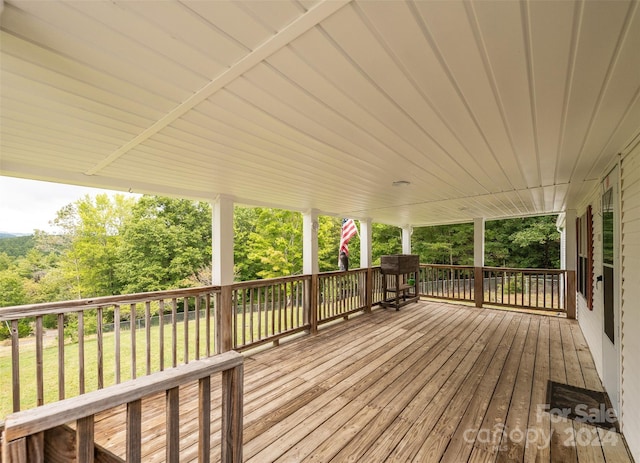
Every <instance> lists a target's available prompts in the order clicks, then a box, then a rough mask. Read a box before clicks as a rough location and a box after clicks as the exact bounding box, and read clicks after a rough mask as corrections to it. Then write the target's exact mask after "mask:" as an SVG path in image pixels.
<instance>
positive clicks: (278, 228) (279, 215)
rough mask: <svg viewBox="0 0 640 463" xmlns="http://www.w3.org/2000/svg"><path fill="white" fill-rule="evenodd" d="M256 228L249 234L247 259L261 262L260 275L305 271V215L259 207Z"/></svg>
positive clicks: (275, 275)
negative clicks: (303, 266) (303, 226)
mask: <svg viewBox="0 0 640 463" xmlns="http://www.w3.org/2000/svg"><path fill="white" fill-rule="evenodd" d="M257 213H258V217H257V221H256V227H255V231H253V232H251V233H249V236H248V241H247V246H248V247H249V252H248V255H247V256H248V258H249V259H250V260H252V261H254V262H256V263H259V264H260V270H258V271H257V276H258V277H259V278H275V277H279V276H287V275H297V274H301V273H302V214H300V213H299V212H293V211H286V210H283V209H259V210H258V211H257Z"/></svg>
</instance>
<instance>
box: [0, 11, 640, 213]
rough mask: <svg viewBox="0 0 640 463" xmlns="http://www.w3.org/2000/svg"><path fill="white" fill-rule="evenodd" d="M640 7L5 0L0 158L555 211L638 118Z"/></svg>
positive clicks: (186, 191)
mask: <svg viewBox="0 0 640 463" xmlns="http://www.w3.org/2000/svg"><path fill="white" fill-rule="evenodd" d="M638 10H639V7H638V2H632V1H616V2H609V1H597V0H596V1H588V2H569V1H567V2H538V1H532V2H526V1H521V2H516V1H513V2H504V1H482V2H465V1H455V0H451V1H447V2H431V1H426V2H422V1H421V2H403V1H399V0H389V1H348V0H343V1H334V0H329V1H317V2H316V1H295V0H292V1H285V0H278V1H269V2H263V1H199V0H189V1H176V2H165V1H151V2H135V1H129V0H125V1H115V2H112V1H106V0H105V1H92V2H86V1H69V2H59V1H34V0H5V3H4V10H3V11H2V17H1V31H0V47H1V52H2V55H1V57H0V58H1V60H2V61H1V62H0V64H1V67H2V69H1V71H2V74H1V75H0V79H1V80H0V124H1V126H0V129H1V132H0V136H1V140H0V149H1V151H0V173H1V174H2V175H11V176H19V177H27V178H36V179H43V180H51V181H58V182H66V183H75V184H83V185H89V186H100V187H103V188H113V189H117V190H129V189H132V190H133V191H139V192H147V193H155V194H169V195H175V196H183V197H189V198H194V199H204V200H211V199H213V198H214V197H215V195H217V194H221V193H222V194H226V195H229V196H232V197H234V198H236V199H237V200H238V201H240V202H243V203H247V204H256V205H274V206H279V207H286V208H290V209H295V210H308V209H311V208H314V209H318V210H320V211H323V212H324V213H330V214H336V215H345V216H353V217H356V218H366V217H369V218H372V219H373V220H374V221H379V222H384V223H392V224H396V225H403V224H406V223H413V224H419V225H426V224H434V223H452V222H461V221H468V220H471V219H472V218H473V217H486V218H499V217H508V216H522V215H531V214H545V213H553V212H560V211H563V210H564V209H566V208H567V207H571V206H572V205H575V203H576V201H577V200H578V198H579V197H580V196H581V195H583V194H584V193H585V191H588V189H589V188H591V187H592V186H593V185H595V184H596V183H595V182H597V179H598V178H599V176H600V175H601V174H602V170H603V169H604V168H605V167H606V166H607V165H608V164H610V163H611V161H612V158H613V157H614V156H615V155H616V154H617V153H618V152H620V151H622V150H623V149H624V147H625V146H626V144H628V143H629V141H630V140H631V139H632V138H633V137H634V136H635V135H637V134H638V132H639V130H640V53H638V50H640V12H639V11H638ZM395 180H407V181H409V182H411V183H410V185H408V186H407V187H404V188H397V187H393V186H392V182H393V181H395Z"/></svg>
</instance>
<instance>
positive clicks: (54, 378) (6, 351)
mask: <svg viewBox="0 0 640 463" xmlns="http://www.w3.org/2000/svg"><path fill="white" fill-rule="evenodd" d="M297 312H298V313H297V314H293V310H292V309H291V307H288V308H287V309H286V314H285V311H284V310H282V312H281V314H280V315H281V316H280V317H277V318H276V320H275V321H274V320H272V312H271V311H262V312H261V313H260V314H259V313H258V312H257V311H255V312H254V313H253V314H251V313H247V314H245V316H244V317H243V315H242V314H238V315H237V319H236V320H237V324H238V327H241V326H242V325H243V322H244V326H245V342H246V343H249V342H250V341H251V339H250V332H251V330H253V336H254V340H258V339H263V338H265V337H267V336H270V335H271V334H272V333H273V332H272V329H271V327H272V323H274V324H275V332H276V333H278V332H281V331H285V330H287V329H290V328H291V327H292V323H291V321H292V316H293V321H294V322H296V325H295V326H300V324H302V308H301V307H300V308H298V310H297ZM276 313H277V312H276ZM202 315H203V316H204V313H202ZM259 317H260V320H259ZM285 318H286V320H284V319H285ZM214 326H215V324H214V319H213V316H212V317H211V327H210V346H211V347H210V349H211V353H212V354H213V353H214V345H215V341H214V339H215V338H214V336H215V333H214ZM163 331H164V336H163V337H164V367H165V369H166V368H171V367H172V365H173V360H172V342H173V333H172V326H171V324H165V325H164V330H163ZM241 331H242V330H238V344H242V343H243V342H242V338H241ZM150 332H151V334H150V346H151V372H156V371H159V370H160V327H159V326H152V327H151V328H150ZM135 336H136V368H135V369H136V376H138V377H139V376H143V375H146V374H147V371H146V364H147V361H146V355H147V354H146V350H147V340H146V332H145V329H144V327H143V328H140V329H136V330H135ZM187 337H188V354H189V355H188V359H189V360H190V361H192V360H194V359H195V357H196V355H195V353H196V323H195V321H194V320H190V321H189V322H188V327H187ZM175 343H176V356H177V359H176V361H177V364H181V363H185V326H184V322H183V321H179V322H178V323H177V325H176V340H175ZM131 346H132V339H131V331H130V330H129V329H126V330H124V329H121V333H120V381H121V382H124V381H127V380H129V379H131V378H132V375H131V372H132V362H131ZM115 353H116V350H115V333H113V332H110V333H104V334H103V365H104V367H103V371H104V373H103V377H104V386H105V387H107V386H110V385H113V384H115V372H116V354H115ZM199 353H200V357H201V358H202V357H205V356H206V323H205V320H204V318H201V319H200V348H199ZM64 356H65V362H64V364H65V366H64V368H65V396H66V397H74V396H77V395H78V394H79V384H80V381H79V370H80V368H79V365H80V360H79V344H78V343H77V342H70V341H67V343H66V344H65V349H64ZM43 357H44V401H45V403H49V402H55V401H57V400H58V341H57V330H54V331H53V332H48V335H46V336H45V343H44V349H43ZM84 365H85V367H84V375H85V392H90V391H93V390H96V389H97V388H98V342H97V336H96V335H90V336H86V337H85V341H84ZM0 391H2V394H0V420H4V417H5V416H7V415H8V414H9V413H11V412H12V394H11V347H10V345H5V346H1V347H0ZM20 402H21V408H22V409H23V410H24V409H28V408H33V407H35V406H36V404H37V386H36V346H35V338H25V339H21V340H20Z"/></svg>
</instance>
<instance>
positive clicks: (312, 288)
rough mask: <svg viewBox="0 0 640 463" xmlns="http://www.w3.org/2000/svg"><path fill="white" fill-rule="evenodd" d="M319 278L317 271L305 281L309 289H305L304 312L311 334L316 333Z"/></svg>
mask: <svg viewBox="0 0 640 463" xmlns="http://www.w3.org/2000/svg"><path fill="white" fill-rule="evenodd" d="M319 282H320V279H319V277H318V274H317V273H313V274H312V275H311V279H310V280H307V281H306V284H307V285H309V286H308V288H309V291H307V298H306V301H305V305H306V307H305V312H306V316H307V317H308V322H309V327H310V328H309V332H310V333H311V334H318V285H319Z"/></svg>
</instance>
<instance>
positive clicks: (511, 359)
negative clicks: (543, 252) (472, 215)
mask: <svg viewBox="0 0 640 463" xmlns="http://www.w3.org/2000/svg"><path fill="white" fill-rule="evenodd" d="M245 356H246V361H245V383H244V384H245V385H244V391H245V392H244V459H245V461H246V462H259V463H264V462H270V461H279V462H280V461H282V462H285V461H289V462H301V461H334V462H344V461H362V462H374V461H385V462H386V461H398V462H408V461H416V462H431V461H434V462H435V461H442V462H462V461H525V462H529V461H540V462H546V461H554V462H556V461H562V462H583V461H590V462H598V461H602V462H605V461H607V462H613V461H616V462H629V461H632V460H631V458H630V457H629V455H628V452H627V450H626V446H625V444H624V442H623V439H622V437H621V435H620V434H618V433H616V432H615V430H611V429H609V428H607V427H595V426H592V425H590V424H588V423H587V422H584V420H570V419H567V418H561V417H557V416H551V415H550V414H549V412H548V411H545V410H547V409H548V407H546V403H547V385H548V382H549V381H553V382H556V383H564V384H569V385H571V386H576V387H580V388H586V389H591V390H597V391H602V384H601V382H600V380H599V378H598V375H597V373H596V370H595V367H594V364H593V360H592V358H591V354H590V352H589V350H588V347H587V344H586V342H585V340H584V338H583V336H582V333H581V331H580V328H579V326H578V324H577V322H576V321H575V320H567V319H564V318H555V317H546V316H540V315H530V314H523V313H514V312H507V311H500V310H491V309H476V308H473V307H467V306H461V305H454V304H450V303H433V302H425V301H422V302H419V303H417V304H412V305H409V306H406V307H404V308H403V309H402V310H401V311H400V312H396V311H391V310H389V311H386V310H383V309H381V310H375V311H374V312H373V313H372V314H368V315H367V314H363V315H359V316H355V317H353V318H352V319H350V320H349V321H347V322H345V323H341V324H337V325H333V326H327V327H325V328H324V329H322V330H321V331H320V333H319V334H318V335H317V336H304V337H300V338H297V339H295V340H292V341H289V342H283V343H282V344H281V345H280V346H279V347H278V348H274V349H268V350H263V351H260V352H246V353H245ZM212 384H215V386H213V388H214V389H215V388H218V387H219V386H218V385H217V382H212ZM219 396H220V394H218V393H217V391H214V392H213V393H212V402H214V403H212V406H213V407H219V406H220V403H219ZM180 399H181V400H180V413H181V423H180V429H181V435H180V446H181V450H180V455H181V457H180V460H181V461H195V460H196V459H197V434H198V417H197V413H198V406H197V384H194V385H193V386H188V387H184V388H181V390H180ZM216 401H218V402H217V403H215V402H216ZM164 407H165V399H164V396H157V397H154V398H150V399H148V400H146V401H145V402H144V403H143V407H142V408H143V425H142V435H143V443H142V445H143V449H142V461H145V462H155V461H164V458H165V454H164V451H165V450H164V449H165V437H164V436H163V435H156V434H157V433H154V432H153V430H154V428H156V427H157V428H158V429H163V428H164V419H165V418H164V417H165V414H164ZM124 413H125V409H124V407H121V408H120V409H117V410H113V411H110V412H109V413H108V414H104V415H101V416H96V423H95V433H96V442H97V443H98V444H100V445H102V446H103V447H105V448H107V449H108V450H111V451H113V452H114V453H116V454H119V455H122V456H123V449H124V448H125V445H124V439H125V435H126V432H125V429H124V427H123V424H122V423H125V420H124V419H123V416H122V415H123V414H124ZM212 417H214V419H213V421H212V434H211V436H212V437H211V446H212V447H211V449H212V459H215V458H219V439H220V438H219V429H220V422H219V417H220V413H218V412H216V411H214V412H213V413H212ZM216 452H217V453H216Z"/></svg>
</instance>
